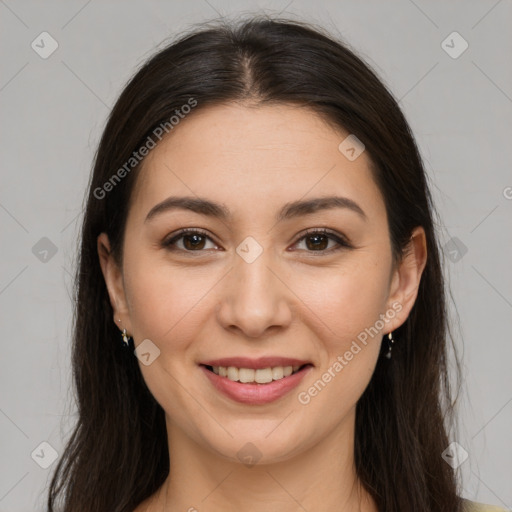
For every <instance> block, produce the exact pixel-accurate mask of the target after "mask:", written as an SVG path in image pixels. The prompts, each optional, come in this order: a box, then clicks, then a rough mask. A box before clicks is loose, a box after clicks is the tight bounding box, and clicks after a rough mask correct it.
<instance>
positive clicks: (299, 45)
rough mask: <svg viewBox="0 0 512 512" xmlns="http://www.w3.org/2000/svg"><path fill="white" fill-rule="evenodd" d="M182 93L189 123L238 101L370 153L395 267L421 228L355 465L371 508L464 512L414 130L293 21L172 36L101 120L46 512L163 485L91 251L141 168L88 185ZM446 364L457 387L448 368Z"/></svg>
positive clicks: (160, 453) (437, 259)
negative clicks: (412, 294)
mask: <svg viewBox="0 0 512 512" xmlns="http://www.w3.org/2000/svg"><path fill="white" fill-rule="evenodd" d="M191 98H193V99H194V100H195V101H197V106H196V107H195V109H194V112H196V111H198V110H200V109H201V108H204V107H206V106H208V105H222V104H229V103H233V102H238V103H243V104H250V105H251V106H256V107H257V106H260V105H261V106H263V105H290V106H297V107H303V108H308V109H310V110H311V111H312V113H316V114H318V115H319V116H321V117H322V119H324V120H325V121H326V122H327V123H329V124H330V125H331V126H333V127H334V128H336V129H342V130H344V131H345V132H349V133H351V134H354V135H356V136H357V138H358V139H360V141H362V142H363V144H364V145H365V151H366V152H367V155H368V156H369V159H370V162H371V172H372V177H373V179H374V180H375V182H376V183H377V185H378V187H379V189H380V192H381V194H382V196H383V198H384V202H385V206H386V211H387V216H388V226H389V236H390V241H391V250H392V255H393V261H395V262H399V261H401V258H403V256H404V251H405V248H406V246H407V244H408V242H409V241H410V238H411V233H412V231H413V229H414V228H415V227H417V226H422V227H423V228H424V230H425V234H426V241H427V252H428V257H427V262H426V267H425V269H424V272H423V275H422V277H421V281H420V284H419V290H418V295H417V299H416V301H415V304H414V306H413V308H412V310H411V312H410V314H409V316H408V318H407V319H406V321H405V322H404V323H403V324H402V325H401V326H400V327H399V328H398V329H396V331H395V337H396V340H397V342H396V343H395V345H394V348H393V357H392V359H390V360H388V359H386V358H383V357H379V360H378V362H377V365H376V368H375V371H374V374H373V376H372V378H371V380H370V382H369V384H368V386H367V388H366V389H365V391H364V393H363V394H362V396H361V397H360V399H359V401H358V403H357V407H356V429H355V446H354V456H355V464H356V471H357V475H358V478H359V479H360V481H361V483H362V485H363V486H364V487H365V489H366V490H367V491H368V492H369V493H370V494H371V495H372V497H373V498H374V500H375V502H376V504H377V506H378V509H379V511H381V512H396V511H397V510H408V511H409V510H414V512H434V511H435V512H457V511H459V510H460V509H461V506H462V505H461V498H460V497H459V493H458V491H459V489H458V482H457V479H456V477H455V474H454V471H453V470H452V468H451V467H450V466H449V465H448V464H447V463H446V462H445V461H444V460H443V458H442V456H441V454H442V452H443V450H445V449H446V447H447V446H448V444H449V441H448V435H447V432H449V428H450V426H451V425H452V422H453V416H454V409H455V403H456V401H455V402H452V400H451V391H450V378H449V374H448V356H449V353H448V348H449V347H448V340H449V339H450V340H452V337H451V335H450V328H449V323H448V320H447V317H448V313H447V304H446V292H445V284H446V283H445V280H444V277H443V270H442V261H441V254H442V253H441V250H440V248H439V244H438V240H437V235H436V233H435V228H434V224H435V222H434V215H436V212H435V209H434V205H433V200H432V197H431V193H430V191H429V187H428V183H427V177H426V173H425V170H424V167H423V163H422V159H421V157H420V154H419V150H418V148H417V145H416V142H415V140H414V137H413V134H412V132H411V129H410V127H409V125H408V123H407V121H406V119H405V117H404V115H403V113H402V112H401V110H400V107H399V105H398V102H397V101H396V100H395V99H394V97H393V95H392V94H391V93H390V92H389V90H388V89H387V87H386V86H385V85H384V84H383V83H382V82H381V80H380V79H379V78H378V77H377V75H376V73H375V72H374V71H372V69H371V68H370V67H369V65H368V64H366V63H365V62H364V61H363V60H362V58H361V57H359V56H357V55H356V54H355V52H354V51H352V50H351V49H349V47H348V45H347V44H346V43H344V42H342V41H341V40H338V39H335V38H334V37H333V36H330V35H329V34H327V33H326V32H325V31H324V30H323V29H321V28H318V27H314V26H313V25H311V24H308V23H305V22H302V21H291V20H289V19H283V18H277V17H276V18H273V19H272V18H270V17H268V16H262V15H259V16H251V17H249V18H248V19H242V20H240V21H238V22H235V21H231V22H227V21H226V20H221V21H219V20H217V21H215V22H209V23H206V24H203V25H201V26H200V27H199V28H196V29H194V30H193V31H191V32H188V33H186V34H184V35H183V34H181V35H180V36H179V38H177V39H176V40H175V41H173V42H171V43H170V44H168V45H167V46H166V47H165V48H163V49H160V50H159V51H157V53H155V54H154V55H152V56H151V57H150V58H149V59H148V60H147V61H146V62H144V63H143V64H142V65H141V66H140V68H139V69H138V70H137V71H136V73H135V74H134V76H133V77H132V78H131V79H130V80H129V82H128V84H127V85H126V87H125V88H124V89H123V91H122V93H121V94H120V96H119V98H118V100H117V102H116V104H115V105H114V108H113V109H112V111H111V113H110V115H109V118H108V121H107V124H106V127H105V129H104V131H103V134H102V137H101V141H100V143H99V146H98V149H97V152H96V155H95V161H94V169H93V173H92V176H91V179H90V182H89V186H88V192H87V195H86V198H85V201H86V207H85V213H84V218H83V224H82V227H81V233H80V248H79V252H78V262H77V263H78V264H77V269H76V275H75V282H74V286H75V288H74V294H75V296H74V302H75V304H74V307H75V309H74V316H73V345H72V370H73V383H74V388H73V390H74V393H75V394H76V402H77V409H78V411H77V414H78V418H77V423H76V425H75V426H74V429H73V431H72V434H71V436H70V438H69V440H68V442H67V444H66V446H65V450H64V452H63V455H62V457H61V459H60V460H59V463H58V465H57V467H56V469H55V472H54V475H53V477H52V480H51V484H50V489H49V493H48V501H47V503H48V509H49V512H55V511H57V510H59V511H62V512H105V511H106V510H108V511H109V512H133V510H134V508H136V506H137V505H139V504H140V503H141V502H142V501H144V500H145V499H146V498H148V497H149V496H151V495H152V494H154V493H155V492H156V491H157V490H158V489H159V488H160V486H161V485H162V484H163V482H164V480H165V479H166V478H167V476H168V474H169V452H168V446H167V435H166V426H165V418H164V411H163V409H162V407H161V406H160V405H159V404H158V403H157V402H156V400H155V399H154V397H153V396H152V394H151V393H150V391H149V390H148V388H147V386H146V384H145V381H144V379H143V377H142V374H141V371H140V368H139V365H138V363H137V358H136V357H134V356H133V353H132V350H124V349H123V347H122V342H121V338H120V333H119V329H118V327H117V326H116V325H115V324H114V322H113V321H112V318H113V310H112V306H111V304H110V301H109V297H108V293H107V288H106V285H105V281H104V278H103V275H102V272H101V267H100V264H99V257H98V253H97V237H98V235H99V234H100V233H102V232H105V233H107V235H108V237H109V240H110V243H111V250H112V253H113V255H114V257H115V258H116V261H117V262H118V263H119V264H120V265H122V261H123V257H122V256H123V251H122V248H123V239H124V232H125V225H126V218H127V213H128V209H129V207H130V201H131V200H133V194H132V192H133V190H134V185H135V183H136V179H137V175H138V174H139V173H140V168H141V164H137V165H135V166H134V168H133V170H131V172H127V173H125V174H126V175H125V176H124V177H123V179H120V180H118V182H116V183H115V186H112V187H110V190H109V192H108V194H99V193H98V190H100V189H103V190H106V189H107V187H105V186H104V185H105V184H106V183H107V182H108V181H109V180H112V177H113V175H114V174H115V173H116V171H117V170H118V169H120V168H122V167H123V165H125V164H126V162H128V161H130V158H132V157H133V155H134V152H136V151H137V150H138V149H139V148H140V147H141V145H143V143H144V141H146V140H147V138H148V137H149V136H151V134H154V133H155V129H156V128H157V127H158V126H160V125H161V124H162V123H165V122H168V120H169V119H170V117H171V116H172V115H174V114H175V112H176V110H177V109H178V110H179V109H180V108H181V107H182V106H183V105H185V104H187V103H189V102H190V99H191ZM194 112H192V113H190V114H189V115H194ZM176 129H178V130H179V126H178V127H177V128H176ZM143 161H144V160H142V162H143ZM125 169H126V167H125ZM118 175H119V174H118ZM110 183H112V181H110ZM102 196H104V197H102ZM385 345H386V344H385V343H382V348H381V355H382V354H383V352H384V349H385V348H386V347H385ZM452 346H453V349H454V350H455V346H454V343H453V340H452ZM456 369H457V370H458V372H459V373H457V377H458V380H457V382H460V376H459V374H460V363H459V362H458V361H457V359H456ZM459 386H460V384H459ZM59 501H61V502H62V507H61V508H57V507H58V502H59Z"/></svg>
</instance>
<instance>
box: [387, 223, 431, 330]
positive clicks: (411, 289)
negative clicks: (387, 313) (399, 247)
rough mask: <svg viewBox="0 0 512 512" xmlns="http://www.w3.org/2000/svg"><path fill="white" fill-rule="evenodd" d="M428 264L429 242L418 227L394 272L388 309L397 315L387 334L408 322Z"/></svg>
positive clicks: (390, 323) (422, 230) (423, 231)
mask: <svg viewBox="0 0 512 512" xmlns="http://www.w3.org/2000/svg"><path fill="white" fill-rule="evenodd" d="M426 263H427V240H426V235H425V230H424V229H423V228H422V227H421V226H418V227H416V228H415V229H414V230H413V232H412V235H411V239H410V241H409V243H408V245H407V247H406V249H405V252H404V256H403V258H402V260H401V262H400V263H399V264H398V268H396V269H395V270H394V272H393V276H392V280H391V286H390V295H389V297H388V309H394V310H395V311H397V314H396V316H395V318H394V320H393V321H391V322H389V324H388V327H387V333H389V332H391V331H393V330H395V329H397V328H398V327H400V326H401V325H402V324H403V323H404V322H405V320H407V317H408V316H409V313H410V312H411V309H412V307H413V306H414V303H415V301H416V297H417V296H418V288H419V286H420V281H421V276H422V274H423V270H424V269H425V265H426ZM393 304H395V307H393ZM398 305H400V306H401V309H399V308H398ZM387 333H385V334H387Z"/></svg>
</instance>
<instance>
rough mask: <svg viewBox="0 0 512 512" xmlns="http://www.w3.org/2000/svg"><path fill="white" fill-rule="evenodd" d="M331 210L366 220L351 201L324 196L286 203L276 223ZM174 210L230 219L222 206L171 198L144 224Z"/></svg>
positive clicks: (148, 217) (227, 210)
mask: <svg viewBox="0 0 512 512" xmlns="http://www.w3.org/2000/svg"><path fill="white" fill-rule="evenodd" d="M333 208H345V209H348V210H351V211H353V212H355V213H357V214H358V215H359V216H360V217H361V218H362V219H364V220H368V218H367V216H366V214H365V212H364V211H363V209H362V208H361V207H360V206H359V205H358V204H357V203H356V202H355V201H353V200H352V199H349V198H348V197H341V196H326V197H318V198H315V199H308V200H299V201H293V202H291V203H286V204H285V205H284V206H283V207H282V208H281V210H279V212H278V213H277V215H276V222H280V221H283V220H289V219H292V218H295V217H300V216H303V215H311V214H313V213H316V212H318V211H320V210H330V209H333ZM175 209H181V210H188V211H192V212H195V213H198V214H200V215H206V216H208V217H214V218H218V219H220V220H223V221H227V220H228V219H229V218H230V217H231V213H230V211H229V209H228V208H227V207H226V206H224V205H223V204H220V203H215V202H213V201H210V200H208V199H203V198H200V197H191V196H184V197H177V196H171V197H168V198H167V199H164V200H163V201H162V202H161V203H158V204H157V205H155V206H154V207H153V208H151V210H150V211H149V213H148V214H147V216H146V219H145V220H144V222H148V221H149V220H151V219H153V218H154V217H156V216H157V215H160V214H162V213H164V212H167V211H170V210H175Z"/></svg>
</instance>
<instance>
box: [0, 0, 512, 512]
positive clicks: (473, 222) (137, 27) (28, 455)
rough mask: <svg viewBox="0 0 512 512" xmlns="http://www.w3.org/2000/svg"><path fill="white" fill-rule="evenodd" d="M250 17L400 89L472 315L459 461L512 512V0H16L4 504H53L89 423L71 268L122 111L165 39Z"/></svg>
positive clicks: (4, 313)
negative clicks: (73, 440) (294, 27)
mask: <svg viewBox="0 0 512 512" xmlns="http://www.w3.org/2000/svg"><path fill="white" fill-rule="evenodd" d="M251 12H267V13H269V14H277V13H281V15H282V16H289V17H292V18H297V19H303V20H306V21H312V22H314V23H317V24H319V25H321V26H323V27H325V28H327V29H328V30H329V31H331V33H332V34H333V35H335V36H339V37H341V38H343V40H345V41H346V42H347V43H348V44H349V45H350V46H351V47H352V48H353V49H354V50H355V51H356V52H358V54H359V55H360V56H361V57H362V58H363V59H364V60H365V61H366V62H368V63H369V64H370V65H371V66H372V67H373V68H374V69H375V70H376V71H377V73H378V74H379V75H380V77H381V78H382V80H383V81H384V82H385V83H386V84H387V85H388V87H389V88H390V89H391V91H392V92H393V94H394V95H395V97H396V98H397V99H398V100H400V106H401V107H402V109H403V111H404V113H405V115H406V117H407V119H408V121H409V122H410V124H411V127H412V129H413V131H414V133H415V136H416V139H417V142H418V144H419V147H420V150H421V153H422V156H423V158H424V161H425V166H426V168H427V171H428V174H429V177H430V179H431V182H432V187H433V193H434V197H435V200H436V205H437V208H438V210H439V212H440V214H441V217H442V225H441V226H440V237H441V242H442V244H443V247H444V253H445V256H446V270H447V271H448V272H449V275H450V286H451V289H452V292H453V298H454V301H455V303H456V305H457V310H458V314H459V317H460V325H461V330H460V332H459V334H458V337H457V346H458V348H459V352H460V355H461V357H462V362H463V371H464V380H463V386H464V387H463V390H462V395H461V398H460V401H461V406H460V410H459V412H460V416H459V423H460V429H459V430H460V431H459V432H457V433H452V435H451V441H454V442H457V443H458V445H460V447H461V448H458V450H459V452H458V453H459V454H462V455H464V452H467V459H466V460H465V461H464V462H463V463H462V464H461V465H460V466H459V468H458V471H459V474H460V475H461V477H462V478H463V487H464V496H465V497H467V498H469V499H474V500H477V501H482V502H486V503H493V504H497V505H501V506H503V507H508V508H510V507H511V506H512V486H511V485H510V482H512V446H511V442H510V432H511V431H512V430H511V425H512V421H511V419H512V377H511V361H512V343H511V341H512V340H511V334H510V333H511V331H512V272H511V261H512V259H511V254H512V229H511V228H512V172H511V168H512V167H511V163H512V123H511V121H512V59H511V58H510V55H512V31H511V25H510V22H511V21H512V4H511V2H510V1H507V0H504V1H501V0H500V1H496V0H492V1H490V0H489V1H488V0H479V1H464V2H462V1H452V2H441V1H430V2H429V1H425V0H416V1H412V0H394V1H387V2H382V1H378V0H375V1H365V2H358V1H342V0H332V1H329V0H317V1H315V2H310V1H305V0H291V1H290V0H275V1H271V0H268V1H265V0H261V1H237V2H235V1H226V0H208V1H206V0H188V1H186V2H184V1H183V2H178V1H167V2H165V1H156V0H154V1H145V2H143V1H130V2H127V1H124V2H121V1H100V0H92V1H91V0H89V1H83V0H81V1H67V2H64V1H60V2H56V1H46V2H36V1H14V0H5V1H0V37H1V44H0V55H1V75H0V109H1V128H0V129H1V158H0V165H1V186H0V228H1V231H0V233H1V272H0V316H1V341H0V343H1V345H0V346H1V352H0V393H1V395H0V512H2V511H3V512H7V511H9V512H25V511H32V512H33V511H35V510H38V511H43V510H44V509H45V506H44V504H45V498H46V494H45V493H46V486H47V485H48V480H49V476H50V472H51V471H52V470H53V469H54V467H55V464H56V461H54V462H53V463H52V464H51V465H50V466H49V467H48V468H46V469H45V468H43V467H41V464H40V460H38V457H37V454H38V453H39V454H40V453H42V452H44V453H45V454H46V455H45V457H48V456H49V454H50V455H51V454H52V453H53V452H52V451H51V450H52V448H53V449H54V450H55V451H56V454H57V456H58V454H60V453H61V452H62V448H63V444H64V440H65V439H66V436H67V435H68V434H69V431H70V428H71V426H72V425H73V422H74V420H75V418H76V417H75V416H74V412H75V407H74V405H73V403H71V398H72V396H71V393H70V388H71V384H72V381H71V369H70V352H69V346H70V334H71V319H72V278H71V276H72V274H73V266H74V261H75V257H76V243H77V235H78V230H79V226H80V222H81V219H82V200H83V196H84V193H85V189H86V185H87V181H88V178H89V172H90V169H91V162H92V158H93V154H94V151H95V149H96V146H97V143H98V140H99V137H100V135H101V131H102V129H103V126H104V122H105V119H106V116H107V115H108V113H109V110H110V108H111V106H112V105H113V103H114V101H115V100H116V98H117V96H118V94H119V93H120V91H121V89H122V87H123V85H124V84H125V83H126V81H127V80H128V79H129V77H130V76H131V75H132V74H133V73H134V71H135V69H136V68H137V67H138V66H139V65H140V64H141V63H142V62H143V61H144V60H145V59H146V58H147V57H149V56H150V55H151V54H152V53H153V52H154V51H155V49H156V48H157V46H160V45H161V44H162V43H163V42H165V40H167V39H168V38H173V37H175V36H176V35H177V34H178V33H180V32H182V31H184V30H186V29H188V28H189V27H190V26H191V25H192V24H195V23H198V22H200V21H203V20H208V19H212V18H217V17H219V16H225V17H228V18H233V17H237V16H240V15H242V14H244V13H251ZM43 32H46V33H47V34H42V33H43ZM454 32H456V33H457V34H454ZM41 34H42V35H41ZM41 40H43V42H41ZM56 45H58V46H56ZM466 46H467V48H466ZM55 47H56V49H55V51H53V53H51V51H52V50H53V49H54V48H55ZM49 53H51V54H49ZM454 318H456V317H454ZM456 332H457V329H456ZM41 443H49V445H50V446H48V445H47V444H43V445H42V444H41ZM50 447H52V448H50ZM461 449H462V450H464V451H461ZM440 456H441V454H440ZM46 461H47V462H49V461H50V459H48V458H47V459H46ZM396 484H397V485H399V482H397V483H396ZM390 485H395V482H390Z"/></svg>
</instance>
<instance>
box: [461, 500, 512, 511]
mask: <svg viewBox="0 0 512 512" xmlns="http://www.w3.org/2000/svg"><path fill="white" fill-rule="evenodd" d="M464 512H507V509H505V508H502V507H497V506H494V505H484V504H483V503H477V502H476V501H469V500H464Z"/></svg>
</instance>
